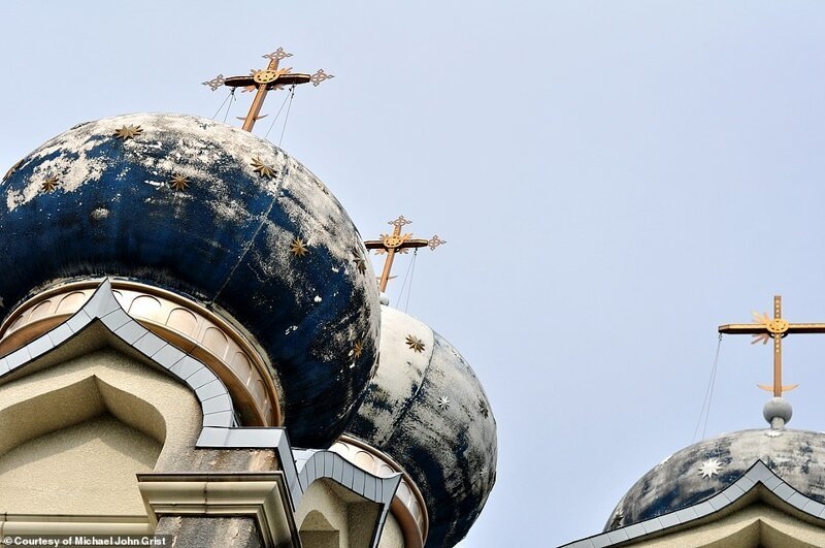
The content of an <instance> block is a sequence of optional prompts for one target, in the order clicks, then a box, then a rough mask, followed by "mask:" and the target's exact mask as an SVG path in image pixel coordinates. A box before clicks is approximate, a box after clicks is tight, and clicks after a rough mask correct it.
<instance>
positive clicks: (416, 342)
mask: <svg viewBox="0 0 825 548" xmlns="http://www.w3.org/2000/svg"><path fill="white" fill-rule="evenodd" d="M407 346H409V347H410V350H415V351H416V352H424V341H422V340H421V339H419V338H418V337H414V336H412V335H407Z"/></svg>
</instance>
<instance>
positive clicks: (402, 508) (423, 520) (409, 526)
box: [329, 436, 429, 548]
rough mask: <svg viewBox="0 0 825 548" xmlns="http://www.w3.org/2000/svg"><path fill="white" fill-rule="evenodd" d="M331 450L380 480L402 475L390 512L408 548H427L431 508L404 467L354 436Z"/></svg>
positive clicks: (344, 437)
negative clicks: (428, 507)
mask: <svg viewBox="0 0 825 548" xmlns="http://www.w3.org/2000/svg"><path fill="white" fill-rule="evenodd" d="M329 450H330V451H332V452H334V453H337V454H339V455H341V456H342V457H344V458H345V459H346V460H348V461H349V462H351V463H353V464H354V465H356V466H358V467H359V468H360V469H361V470H364V471H365V472H369V473H370V474H372V475H374V476H378V477H379V478H387V477H390V476H395V475H398V474H400V475H401V482H400V484H399V485H398V490H397V491H396V492H395V497H394V498H393V501H392V506H391V509H390V511H391V512H392V515H393V517H395V520H396V521H397V522H398V524H399V525H400V526H401V530H402V532H403V533H404V546H405V547H406V548H421V547H423V546H424V543H425V542H426V540H427V532H428V529H429V518H428V515H427V506H426V504H425V503H424V497H423V496H422V495H421V491H419V490H418V487H417V486H416V485H415V482H414V481H413V480H412V478H411V477H410V475H409V474H407V472H406V471H405V470H404V468H402V467H401V465H400V464H398V463H397V462H395V460H393V459H392V458H391V457H390V456H389V455H387V454H385V453H383V452H381V451H379V450H378V449H376V448H374V447H372V446H370V445H367V444H366V443H364V442H362V441H360V440H357V439H355V438H352V437H350V436H341V437H340V438H338V441H336V442H335V443H334V444H333V445H332V447H330V448H329Z"/></svg>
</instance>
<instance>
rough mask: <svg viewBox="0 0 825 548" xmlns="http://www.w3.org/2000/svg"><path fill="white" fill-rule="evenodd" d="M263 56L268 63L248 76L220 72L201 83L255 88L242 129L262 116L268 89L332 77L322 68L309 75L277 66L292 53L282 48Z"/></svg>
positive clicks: (290, 68)
mask: <svg viewBox="0 0 825 548" xmlns="http://www.w3.org/2000/svg"><path fill="white" fill-rule="evenodd" d="M263 57H264V59H269V65H268V66H267V67H266V68H265V69H262V70H252V74H250V75H249V76H230V77H229V78H224V77H223V75H222V74H219V75H217V76H216V77H215V78H213V79H212V80H209V81H208V82H204V83H203V85H205V86H209V87H210V88H212V91H215V90H216V89H218V88H219V87H220V86H228V87H231V88H232V89H235V88H237V87H249V88H250V89H255V90H257V91H256V93H255V99H253V101H252V106H250V107H249V113H248V114H247V115H246V118H245V119H244V122H243V128H242V129H245V130H246V131H252V128H253V127H255V122H256V121H258V119H259V118H262V116H259V115H260V113H261V107H263V105H264V100H265V99H266V94H267V93H268V92H269V91H270V90H273V89H279V88H281V87H282V86H285V85H287V86H288V85H293V86H296V85H298V84H306V83H307V82H312V85H313V86H317V85H318V84H320V83H321V82H323V81H324V80H328V79H330V78H334V76H333V75H332V74H326V73H325V72H324V71H323V69H319V70H318V72H316V73H315V74H312V75H309V74H302V73H295V74H293V73H291V72H290V71H291V70H292V67H289V68H284V69H282V68H278V65H279V64H280V62H281V60H282V59H286V58H287V57H292V54H291V53H287V52H285V51H284V48H278V49H277V50H275V51H273V52H272V53H268V54H266V55H264V56H263Z"/></svg>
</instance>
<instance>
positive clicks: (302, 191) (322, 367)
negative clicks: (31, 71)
mask: <svg viewBox="0 0 825 548" xmlns="http://www.w3.org/2000/svg"><path fill="white" fill-rule="evenodd" d="M0 191H2V202H1V203H0V233H2V234H3V238H2V239H0V261H2V271H3V275H2V276H0V297H1V298H2V301H0V305H5V307H6V308H3V309H0V312H2V313H3V315H7V314H8V313H9V311H10V309H11V308H12V305H13V304H14V303H19V302H21V301H23V300H24V299H26V298H27V296H30V295H32V294H34V293H35V292H36V291H38V290H39V289H42V288H44V287H48V286H53V285H55V284H58V283H62V282H66V281H71V280H79V279H88V278H90V277H102V276H112V277H121V278H124V279H128V280H134V281H136V282H140V283H144V284H149V285H152V286H156V287H159V288H161V289H165V290H169V291H172V292H174V293H176V294H180V295H184V296H186V298H190V299H193V300H194V301H196V302H197V303H199V304H200V305H203V306H204V307H205V308H207V309H209V310H212V311H213V312H216V313H217V314H220V315H222V316H223V317H226V318H231V321H232V322H233V324H235V325H237V324H240V325H241V326H242V327H243V329H245V330H246V332H248V333H251V335H252V338H253V340H256V341H257V344H258V345H259V346H260V347H262V348H263V351H264V353H265V355H266V361H268V366H269V367H271V370H270V373H271V375H272V378H273V381H274V385H275V390H276V391H277V393H278V397H279V400H280V401H279V404H280V412H281V416H282V419H283V420H282V423H283V424H284V425H286V426H287V427H288V428H289V435H290V437H291V439H292V441H293V443H294V444H295V445H297V446H305V447H322V446H327V445H329V444H331V443H332V442H333V441H334V440H335V438H337V436H338V435H340V434H341V432H342V431H343V428H344V425H345V423H346V422H347V421H348V420H349V418H350V416H351V415H352V414H353V413H354V411H355V404H356V402H359V401H360V396H361V395H362V394H363V390H364V389H365V387H366V386H367V384H368V382H369V379H370V375H371V370H372V369H373V366H374V363H375V359H376V355H377V354H376V352H377V334H378V324H379V321H380V312H379V304H378V291H377V289H376V288H375V280H374V277H373V275H372V271H371V268H370V266H369V261H365V257H366V249H365V248H364V246H363V244H362V242H361V238H360V236H359V234H358V232H357V231H356V229H355V227H354V225H353V223H352V221H351V220H350V219H349V217H348V215H347V214H346V212H345V211H344V210H343V208H342V207H341V205H340V204H339V203H338V201H337V200H336V199H335V198H334V197H333V196H332V195H331V194H330V192H329V191H328V190H327V188H326V187H325V186H324V184H323V183H321V181H319V180H318V179H317V178H316V177H315V176H314V175H313V174H312V173H310V172H309V171H308V170H307V169H306V168H305V167H304V166H302V165H301V164H300V163H298V162H297V161H295V160H294V159H293V158H291V157H289V156H288V155H287V154H285V153H284V152H283V151H282V150H280V149H279V148H277V147H275V146H273V145H272V144H271V143H269V142H267V141H265V140H262V139H260V138H258V137H255V136H254V135H252V134H250V133H247V132H245V131H241V130H239V129H236V128H232V127H228V126H225V125H223V124H220V123H216V122H213V121H210V120H206V119H202V118H196V117H192V116H182V115H173V114H134V115H125V116H118V117H114V118H109V119H104V120H99V121H96V122H89V123H85V124H80V125H78V126H76V127H74V128H72V129H71V130H69V131H67V132H65V133H63V134H61V135H59V136H57V137H55V138H54V139H52V140H50V141H48V142H47V143H46V144H44V145H43V146H41V147H40V148H38V149H37V150H35V151H34V152H32V153H31V154H29V155H28V156H27V157H26V158H24V159H23V160H21V161H20V162H19V163H18V164H17V165H15V166H14V167H13V168H12V169H11V170H10V171H9V173H8V174H7V176H6V177H5V178H4V182H3V184H2V186H0Z"/></svg>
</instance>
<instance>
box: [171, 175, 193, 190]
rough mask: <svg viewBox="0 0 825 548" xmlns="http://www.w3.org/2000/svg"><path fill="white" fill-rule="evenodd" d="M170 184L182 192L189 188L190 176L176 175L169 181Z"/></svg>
mask: <svg viewBox="0 0 825 548" xmlns="http://www.w3.org/2000/svg"><path fill="white" fill-rule="evenodd" d="M169 186H170V187H171V188H172V189H173V190H174V191H175V192H181V191H184V190H186V189H187V188H189V177H186V176H184V175H174V176H173V177H172V180H171V181H169Z"/></svg>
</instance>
